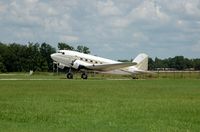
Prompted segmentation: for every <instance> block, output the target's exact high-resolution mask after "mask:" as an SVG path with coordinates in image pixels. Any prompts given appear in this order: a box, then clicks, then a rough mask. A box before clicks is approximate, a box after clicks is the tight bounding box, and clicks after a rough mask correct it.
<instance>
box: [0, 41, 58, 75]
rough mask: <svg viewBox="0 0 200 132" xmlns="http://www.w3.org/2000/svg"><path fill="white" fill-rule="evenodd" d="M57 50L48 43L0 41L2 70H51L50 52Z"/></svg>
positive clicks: (0, 66)
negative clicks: (4, 42)
mask: <svg viewBox="0 0 200 132" xmlns="http://www.w3.org/2000/svg"><path fill="white" fill-rule="evenodd" d="M55 52H56V51H55V48H53V47H52V46H51V45H49V44H46V43H43V44H41V45H40V44H39V43H30V42H29V43H28V44H27V45H21V44H17V43H12V44H3V43H0V71H1V72H5V71H7V72H22V71H30V70H33V71H51V70H52V65H53V63H52V60H51V58H50V54H52V53H55Z"/></svg>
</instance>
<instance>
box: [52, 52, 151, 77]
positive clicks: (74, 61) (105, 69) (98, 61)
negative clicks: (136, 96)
mask: <svg viewBox="0 0 200 132" xmlns="http://www.w3.org/2000/svg"><path fill="white" fill-rule="evenodd" d="M51 58H52V59H53V61H54V62H55V63H57V64H58V67H59V68H61V69H63V68H64V67H68V68H69V71H68V73H67V74H66V77H67V78H68V79H73V73H72V70H71V69H72V68H73V69H76V70H78V71H82V74H81V78H82V79H87V78H88V75H87V71H94V72H97V73H110V74H124V75H132V76H133V77H134V76H135V75H136V74H141V73H148V71H147V69H148V55H147V54H145V53H141V54H139V55H138V56H137V57H136V58H135V59H134V60H133V61H132V62H119V61H114V60H111V59H106V58H102V57H98V56H94V55H90V54H84V53H80V52H77V51H72V50H59V51H58V52H57V53H53V54H51Z"/></svg>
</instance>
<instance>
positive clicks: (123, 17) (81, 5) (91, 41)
mask: <svg viewBox="0 0 200 132" xmlns="http://www.w3.org/2000/svg"><path fill="white" fill-rule="evenodd" d="M0 41H1V42H5V43H12V42H17V43H22V44H27V42H34V43H35V42H39V43H42V42H47V43H49V44H51V45H52V46H54V47H57V43H58V42H65V43H69V44H71V45H72V46H74V47H76V46H77V45H78V44H79V45H85V46H87V47H89V48H90V50H91V51H92V54H95V55H98V56H103V57H107V58H111V59H131V58H133V57H135V56H136V55H137V54H138V53H140V52H145V53H147V54H148V55H149V56H150V57H153V58H154V57H156V56H157V57H159V58H168V57H174V56H176V55H183V56H185V57H188V58H197V57H198V58H199V57H200V0H1V1H0Z"/></svg>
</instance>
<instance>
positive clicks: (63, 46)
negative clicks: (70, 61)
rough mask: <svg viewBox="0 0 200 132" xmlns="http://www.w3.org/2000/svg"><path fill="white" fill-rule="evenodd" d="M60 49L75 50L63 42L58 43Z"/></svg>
mask: <svg viewBox="0 0 200 132" xmlns="http://www.w3.org/2000/svg"><path fill="white" fill-rule="evenodd" d="M58 49H59V50H74V47H73V46H70V45H68V44H66V43H63V42H61V43H58Z"/></svg>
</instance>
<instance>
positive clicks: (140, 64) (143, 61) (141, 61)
mask: <svg viewBox="0 0 200 132" xmlns="http://www.w3.org/2000/svg"><path fill="white" fill-rule="evenodd" d="M132 62H136V63H137V65H135V67H136V68H137V69H138V70H141V71H147V70H148V55H147V54H144V53H141V54H139V55H138V56H137V57H136V58H135V59H134V60H133V61H132Z"/></svg>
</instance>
